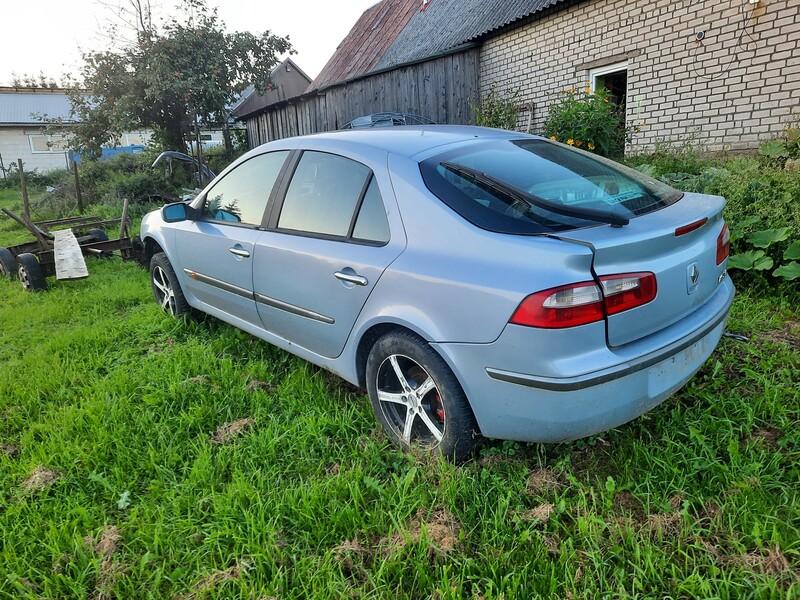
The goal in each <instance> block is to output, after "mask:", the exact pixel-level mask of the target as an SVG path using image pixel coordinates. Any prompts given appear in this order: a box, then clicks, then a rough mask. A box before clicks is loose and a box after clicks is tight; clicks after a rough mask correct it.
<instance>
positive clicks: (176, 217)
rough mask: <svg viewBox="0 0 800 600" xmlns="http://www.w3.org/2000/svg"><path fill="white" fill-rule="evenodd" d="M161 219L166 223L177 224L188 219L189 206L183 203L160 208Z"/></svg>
mask: <svg viewBox="0 0 800 600" xmlns="http://www.w3.org/2000/svg"><path fill="white" fill-rule="evenodd" d="M161 218H162V219H164V222H166V223H178V222H180V221H186V220H187V219H188V218H189V206H188V205H187V204H184V203H183V202H174V203H173V204H167V205H166V206H164V207H162V208H161Z"/></svg>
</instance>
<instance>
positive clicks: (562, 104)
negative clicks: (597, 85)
mask: <svg viewBox="0 0 800 600" xmlns="http://www.w3.org/2000/svg"><path fill="white" fill-rule="evenodd" d="M544 134H545V135H546V136H547V137H549V138H550V139H551V140H557V141H559V142H564V143H565V144H569V145H570V146H574V147H576V148H583V149H584V150H589V151H590V152H595V153H596V154H600V155H602V156H610V157H612V158H616V157H621V156H622V155H623V153H624V151H625V115H624V114H623V111H622V109H621V108H620V107H619V106H617V105H616V104H614V103H613V102H611V97H610V95H609V93H608V92H607V91H606V90H596V91H592V89H591V88H590V87H589V85H588V82H587V85H586V87H585V88H581V89H575V88H571V89H566V90H564V91H563V92H561V93H560V97H559V99H558V100H557V101H556V102H555V103H553V104H552V105H551V106H550V110H549V111H548V114H547V118H546V119H545V122H544Z"/></svg>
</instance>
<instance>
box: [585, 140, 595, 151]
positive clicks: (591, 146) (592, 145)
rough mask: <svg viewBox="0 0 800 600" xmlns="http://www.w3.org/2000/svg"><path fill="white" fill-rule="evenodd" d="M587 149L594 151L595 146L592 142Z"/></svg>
mask: <svg viewBox="0 0 800 600" xmlns="http://www.w3.org/2000/svg"><path fill="white" fill-rule="evenodd" d="M586 147H587V148H589V150H594V144H593V143H592V142H589V143H588V144H587V145H586Z"/></svg>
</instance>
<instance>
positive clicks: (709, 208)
mask: <svg viewBox="0 0 800 600" xmlns="http://www.w3.org/2000/svg"><path fill="white" fill-rule="evenodd" d="M724 205H725V200H724V199H723V198H721V197H719V196H708V195H703V194H688V193H687V194H685V195H684V197H683V198H682V199H681V200H679V201H678V202H676V203H675V204H672V205H671V206H668V207H666V208H663V209H661V210H658V211H654V212H652V213H648V214H646V215H642V216H638V217H635V218H633V219H631V221H630V223H629V224H628V225H625V226H623V227H610V226H599V227H589V228H586V229H579V230H573V231H570V232H567V233H564V234H559V235H558V237H559V238H560V239H563V240H570V241H574V242H578V243H582V244H584V245H587V246H589V247H591V248H592V250H593V252H594V262H593V269H594V274H595V276H596V277H603V276H604V275H615V274H624V273H640V272H650V273H654V274H655V276H656V282H657V294H656V297H655V299H654V300H653V301H651V302H649V303H647V304H645V305H643V306H639V307H636V308H633V309H631V310H628V311H625V312H621V313H618V314H614V315H610V316H608V317H607V319H606V321H607V337H608V344H609V346H621V345H623V344H627V343H629V342H632V341H634V340H637V339H640V338H643V337H645V336H647V335H649V334H651V333H654V332H656V331H659V330H661V329H663V328H665V327H667V326H669V325H671V324H672V323H675V322H677V321H679V320H680V319H682V318H684V317H685V316H687V315H688V314H690V313H692V312H693V311H694V310H696V309H697V308H699V307H700V306H702V305H703V304H704V303H705V302H706V301H707V300H708V299H709V297H711V295H712V294H713V293H714V291H715V290H716V289H717V287H718V286H719V284H720V283H721V282H722V281H723V279H724V276H725V265H726V261H722V262H721V264H719V265H717V264H716V262H717V261H716V258H717V240H718V238H719V236H720V234H721V232H722V229H723V226H724V222H723V218H722V208H723V206H724ZM704 219H707V221H705V222H704V223H703V224H702V226H699V227H697V228H696V229H694V230H692V231H689V232H687V233H684V232H682V231H681V229H680V228H683V227H686V226H690V225H692V224H697V223H699V222H703V220H704Z"/></svg>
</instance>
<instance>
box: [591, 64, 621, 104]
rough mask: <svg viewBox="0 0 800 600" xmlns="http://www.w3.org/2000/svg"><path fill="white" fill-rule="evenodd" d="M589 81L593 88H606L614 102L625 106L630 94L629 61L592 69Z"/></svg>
mask: <svg viewBox="0 0 800 600" xmlns="http://www.w3.org/2000/svg"><path fill="white" fill-rule="evenodd" d="M589 81H590V84H591V86H592V89H593V90H606V91H607V92H608V93H609V95H610V96H611V101H612V102H614V104H616V105H618V106H620V107H622V108H624V107H625V103H626V100H627V96H628V61H625V62H619V63H614V64H612V65H605V66H603V67H597V68H596V69H591V70H590V71H589Z"/></svg>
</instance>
